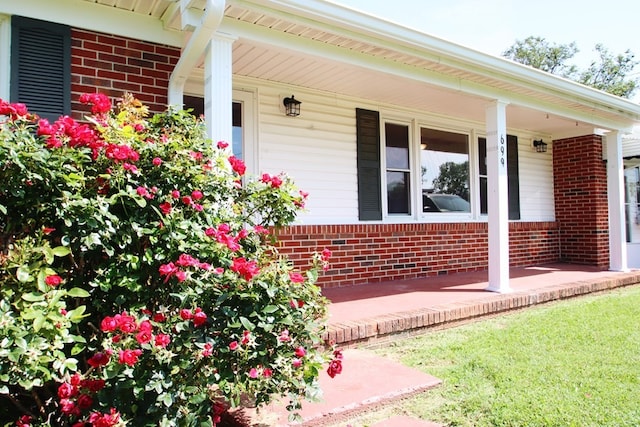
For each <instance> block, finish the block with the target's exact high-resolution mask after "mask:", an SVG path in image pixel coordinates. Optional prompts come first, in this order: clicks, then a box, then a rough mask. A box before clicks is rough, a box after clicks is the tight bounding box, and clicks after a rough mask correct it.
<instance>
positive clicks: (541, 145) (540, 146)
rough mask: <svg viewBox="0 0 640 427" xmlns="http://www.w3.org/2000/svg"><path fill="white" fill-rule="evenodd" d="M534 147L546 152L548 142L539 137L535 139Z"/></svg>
mask: <svg viewBox="0 0 640 427" xmlns="http://www.w3.org/2000/svg"><path fill="white" fill-rule="evenodd" d="M533 147H534V148H535V149H536V152H538V153H546V152H547V143H546V142H544V141H543V140H542V139H537V140H534V141H533Z"/></svg>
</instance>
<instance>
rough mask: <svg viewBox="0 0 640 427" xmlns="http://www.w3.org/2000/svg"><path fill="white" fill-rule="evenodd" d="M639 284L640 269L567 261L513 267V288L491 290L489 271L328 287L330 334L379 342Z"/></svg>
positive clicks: (344, 342) (342, 340) (343, 340)
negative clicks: (607, 268)
mask: <svg viewBox="0 0 640 427" xmlns="http://www.w3.org/2000/svg"><path fill="white" fill-rule="evenodd" d="M638 283H640V270H632V271H629V272H615V271H602V270H601V269H598V268H597V267H595V266H588V265H577V264H567V263H553V264H544V265H538V266H532V267H519V268H511V270H510V287H511V289H512V290H513V292H510V293H505V294H499V293H494V292H488V291H486V290H485V289H486V288H487V287H488V274H487V271H478V272H466V273H458V274H451V275H441V276H435V277H426V278H422V279H411V280H400V281H389V282H380V283H371V284H366V285H354V286H346V287H339V288H326V289H324V290H323V293H324V295H325V296H326V297H327V298H328V299H329V300H330V301H331V305H330V307H329V316H330V317H329V330H328V332H327V338H328V339H329V340H330V341H333V342H335V343H336V344H337V345H338V346H339V347H342V348H350V347H365V346H377V345H382V344H384V343H387V342H390V341H391V340H393V339H396V338H398V337H399V336H411V335H415V334H419V333H422V332H424V331H425V329H427V328H442V327H447V326H451V325H453V324H456V323H461V322H467V321H470V320H473V319H475V318H478V317H482V316H489V315H495V314H499V313H504V312H506V311H510V310H517V309H521V308H525V307H529V306H532V305H537V304H542V303H547V302H551V301H556V300H561V299H566V298H572V297H576V296H580V295H585V294H590V293H594V292H602V291H606V290H610V289H614V288H618V287H623V286H629V285H634V284H638Z"/></svg>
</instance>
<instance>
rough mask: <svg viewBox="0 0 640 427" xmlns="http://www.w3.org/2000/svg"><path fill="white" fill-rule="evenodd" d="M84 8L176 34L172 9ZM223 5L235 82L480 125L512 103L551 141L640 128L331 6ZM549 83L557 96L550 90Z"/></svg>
mask: <svg viewBox="0 0 640 427" xmlns="http://www.w3.org/2000/svg"><path fill="white" fill-rule="evenodd" d="M85 1H87V2H90V3H96V4H100V5H103V6H110V7H113V8H117V9H122V10H126V11H129V12H131V13H134V14H142V15H147V16H151V17H153V18H157V19H160V20H162V22H163V24H164V26H165V28H170V29H172V30H176V31H179V30H180V27H181V25H184V23H181V22H180V12H179V11H180V1H179V0H85ZM226 3H227V6H226V9H225V17H224V20H223V24H222V28H221V31H225V32H229V33H231V34H234V35H237V36H238V39H237V40H236V41H235V42H234V44H233V73H234V74H235V75H237V76H245V77H249V78H256V79H264V80H268V81H271V82H274V83H281V84H286V85H293V86H299V87H304V88H309V89H312V90H320V91H328V92H332V93H335V94H336V95H337V96H340V95H341V96H345V97H355V98H361V99H366V100H368V101H371V102H372V103H380V104H382V105H396V106H400V107H406V108H411V109H417V110H422V111H428V112H431V113H436V114H442V115H448V116H453V117H460V118H464V119H468V120H474V121H479V122H482V121H484V112H485V107H486V105H487V102H489V101H490V100H492V99H496V98H500V99H503V100H506V101H509V102H510V105H509V107H508V109H507V123H508V126H509V127H512V128H517V129H524V130H529V131H531V132H534V133H540V134H546V135H550V136H554V135H563V136H565V135H568V134H574V135H579V134H585V133H591V132H592V131H593V128H594V127H604V128H606V127H607V125H611V124H620V127H626V126H630V125H631V124H632V123H633V122H638V121H640V108H638V109H637V111H635V112H634V113H632V114H629V111H628V110H627V111H623V109H624V108H626V107H627V105H623V106H622V107H624V108H616V107H612V106H611V105H610V104H614V105H615V104H616V102H617V100H614V99H612V100H611V103H609V102H608V101H609V99H607V97H606V96H605V97H604V101H601V100H600V99H599V98H598V96H594V95H593V94H594V93H595V91H592V90H590V89H587V90H585V89H584V88H583V87H581V86H579V85H577V84H569V85H568V86H569V88H570V89H574V91H575V94H574V93H573V91H572V93H569V94H568V93H567V82H566V81H563V80H562V79H559V78H557V79H556V78H555V77H554V78H552V79H550V78H549V76H548V75H546V73H542V72H539V71H538V70H533V69H530V68H528V67H524V66H521V65H520V64H513V63H510V62H508V61H506V60H503V59H501V58H493V57H490V56H488V55H485V54H481V53H479V52H475V51H473V50H470V49H466V48H463V47H461V46H457V45H454V44H452V43H448V42H446V41H443V40H440V39H437V38H434V37H431V36H427V35H424V34H421V33H417V32H415V31H412V30H408V29H403V28H402V27H397V26H395V25H393V24H390V23H387V22H385V21H382V20H378V19H377V18H374V17H369V16H368V15H362V14H361V13H358V12H355V11H353V10H351V9H348V8H344V7H341V6H339V5H337V4H332V3H330V2H312V3H313V6H314V7H315V9H313V10H311V9H312V8H310V7H306V6H307V5H297V3H296V2H294V1H288V0H285V1H275V2H274V1H267V0H242V1H240V0H227V1H226ZM205 5H206V1H205V0H190V1H189V2H188V6H189V8H190V10H191V11H192V12H195V13H196V14H197V13H202V11H203V9H204V7H205ZM303 6H305V7H303ZM323 8H324V9H323ZM322 12H327V13H326V14H325V15H323V14H322ZM379 27H380V32H379V33H378V32H377V30H378V28H379ZM388 34H393V35H394V37H395V38H391V37H389V36H388ZM396 35H397V36H396ZM451 50H453V51H456V52H458V54H456V53H454V54H451V53H450V52H449V51H451ZM505 70H506V71H505ZM201 73H202V71H201V70H200V72H196V75H198V74H201ZM549 81H550V83H551V84H552V85H556V86H554V87H552V88H551V89H550V88H549V87H548V86H546V85H545V83H546V82H549ZM596 95H597V94H596ZM596 98H598V99H596ZM594 99H595V100H594ZM614 101H615V102H614Z"/></svg>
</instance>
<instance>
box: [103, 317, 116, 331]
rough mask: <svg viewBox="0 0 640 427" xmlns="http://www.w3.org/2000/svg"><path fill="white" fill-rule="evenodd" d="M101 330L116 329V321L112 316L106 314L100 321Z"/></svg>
mask: <svg viewBox="0 0 640 427" xmlns="http://www.w3.org/2000/svg"><path fill="white" fill-rule="evenodd" d="M100 329H101V330H102V332H112V331H115V330H116V329H118V321H117V320H116V319H115V318H114V317H110V316H107V317H105V318H104V319H102V322H100Z"/></svg>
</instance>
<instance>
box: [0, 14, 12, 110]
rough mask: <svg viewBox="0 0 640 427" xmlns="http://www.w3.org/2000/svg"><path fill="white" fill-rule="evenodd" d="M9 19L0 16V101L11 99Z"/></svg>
mask: <svg viewBox="0 0 640 427" xmlns="http://www.w3.org/2000/svg"><path fill="white" fill-rule="evenodd" d="M10 52H11V17H9V16H8V15H1V14H0V99H4V100H5V101H9V100H10V98H11V88H10V86H9V85H10V81H11V55H10Z"/></svg>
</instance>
